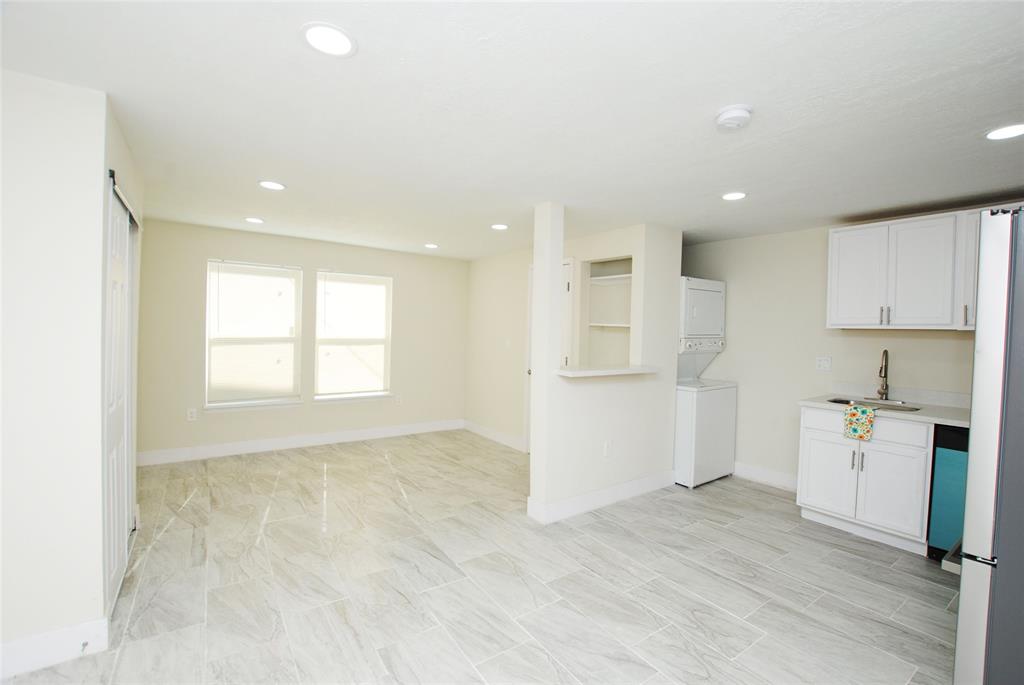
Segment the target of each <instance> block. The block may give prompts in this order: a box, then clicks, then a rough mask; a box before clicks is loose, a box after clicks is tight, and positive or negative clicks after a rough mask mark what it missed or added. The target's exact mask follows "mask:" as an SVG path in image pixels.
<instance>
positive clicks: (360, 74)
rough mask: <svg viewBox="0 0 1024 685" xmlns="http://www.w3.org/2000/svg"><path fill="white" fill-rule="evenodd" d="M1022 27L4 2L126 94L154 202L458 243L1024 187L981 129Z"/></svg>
mask: <svg viewBox="0 0 1024 685" xmlns="http://www.w3.org/2000/svg"><path fill="white" fill-rule="evenodd" d="M313 20H320V21H327V22H331V23H335V24H337V25H339V26H342V27H343V28H345V29H346V30H347V31H348V32H349V33H350V34H351V35H352V37H354V38H355V39H356V41H357V42H358V44H359V52H358V54H357V55H356V56H355V57H352V58H350V59H336V58H330V57H326V56H323V55H320V54H318V53H314V52H313V51H312V50H311V49H310V48H309V47H308V46H307V45H306V44H305V43H304V41H303V40H302V37H301V33H300V27H301V26H302V25H303V24H304V23H306V22H309V21H313ZM1022 35H1024V4H1022V3H1019V2H1011V3H991V4H990V3H980V2H968V3H937V4H931V3H911V4H894V3H863V4H861V3H816V4H767V3H754V4H747V3H714V4H711V3H708V4H704V3H687V4H669V3H658V4H639V3H592V4H582V3H575V4H525V3H514V4H483V3H478V4H390V3H365V4H341V3H320V4H310V3H299V2H280V3H253V2H248V3H159V2H158V3H85V2H81V3H70V4H58V3H20V2H5V3H4V6H3V59H4V66H5V68H10V69H15V70H19V71H25V72H29V73H33V74H37V75H40V76H43V77H47V78H52V79H55V80H59V81H65V82H70V83H75V84H80V85H84V86H89V87H93V88H97V89H101V90H104V91H107V92H108V93H109V94H110V97H111V100H112V102H113V107H114V111H115V113H116V115H117V117H118V119H119V120H120V122H121V125H122V128H123V130H124V133H125V135H126V137H127V138H128V141H129V144H130V145H131V147H132V149H133V151H134V153H135V157H136V159H137V161H138V162H139V163H140V164H141V167H142V169H143V171H144V174H145V180H146V209H147V216H149V217H157V218H163V219H171V220H177V221H185V222H195V223H202V224H210V225H214V226H224V227H231V228H241V229H250V228H252V227H250V226H249V225H247V224H245V223H244V221H243V217H246V216H253V215H256V216H262V217H264V218H265V219H266V224H264V225H263V226H262V227H260V230H264V231H268V232H275V233H285V234H292V235H304V236H309V237H320V238H327V239H331V240H338V241H341V242H349V243H355V244H363V245H371V246H378V247H387V248H393V249H399V250H411V251H425V250H423V249H422V244H423V243H424V242H427V241H431V242H436V243H439V244H440V245H441V249H440V250H438V251H437V254H439V255H448V256H456V257H476V256H480V255H486V254H493V253H497V252H502V251H506V250H509V249H513V248H519V247H525V246H526V245H528V244H529V243H530V240H531V236H530V234H531V227H532V209H531V208H532V206H533V205H534V204H535V203H537V202H541V201H545V200H555V201H559V202H562V203H564V204H566V205H567V207H568V208H569V221H570V230H571V231H572V232H575V233H581V232H587V231H596V230H604V229H608V228H614V227H619V226H624V225H628V224H633V223H638V222H655V223H662V224H667V225H670V226H674V227H678V228H680V229H682V230H683V231H685V234H684V235H685V236H686V240H688V241H702V240H714V239H718V238H723V237H734V236H741V235H752V234H757V233H770V232H779V231H785V230H791V229H798V228H807V227H812V226H820V225H825V224H830V223H834V222H838V221H844V220H849V219H850V218H851V217H862V216H871V215H875V214H886V213H898V212H901V211H904V210H906V209H908V208H918V207H928V206H932V205H950V204H955V203H956V202H958V201H966V200H968V199H971V198H977V197H981V196H991V197H1010V196H1012V195H1014V194H1018V195H1019V194H1021V192H1022V189H1024V137H1022V138H1017V139H1015V140H1010V141H1005V142H1001V143H995V142H991V141H987V140H985V139H984V136H983V134H984V133H985V132H986V131H987V130H988V129H990V128H992V127H995V126H998V125H1002V124H1006V123H1010V122H1020V121H1024V40H1022V38H1021V36H1022ZM735 102H748V103H751V104H752V105H753V106H754V108H755V113H754V119H753V121H752V123H751V125H750V126H749V127H748V128H747V129H745V130H743V131H740V132H737V133H732V134H723V133H720V132H718V131H717V130H716V129H715V126H714V116H715V113H716V112H717V110H718V109H719V108H720V107H722V106H724V105H727V104H731V103H735ZM262 178H269V179H275V180H280V181H282V182H284V183H286V184H287V185H288V190H287V191H285V192H283V193H270V192H267V191H263V190H260V189H259V188H257V186H256V181H257V180H259V179H262ZM737 189H739V190H744V191H746V192H747V193H748V198H747V199H746V200H744V201H742V202H734V203H727V202H723V201H722V200H721V199H720V196H721V194H722V193H723V192H725V191H729V190H737ZM496 222H501V223H508V224H510V225H511V230H509V231H507V232H505V233H496V232H494V231H491V230H490V229H489V228H488V227H489V225H490V224H492V223H496Z"/></svg>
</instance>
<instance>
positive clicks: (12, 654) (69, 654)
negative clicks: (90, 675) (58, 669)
mask: <svg viewBox="0 0 1024 685" xmlns="http://www.w3.org/2000/svg"><path fill="white" fill-rule="evenodd" d="M108 630H109V624H108V622H107V619H105V618H101V619H97V620H95V621H88V622H86V623H80V624H78V625H76V626H70V627H68V628H61V629H59V630H54V631H51V632H48V633H40V634H38V635H29V636H28V637H23V638H21V639H18V640H11V641H10V642H5V643H4V644H3V659H2V661H3V666H2V673H3V676H2V677H3V678H10V677H11V676H16V675H18V674H21V673H27V672H29V671H35V670H38V669H40V668H46V667H47V666H53V665H55V664H60V663H63V662H65V661H70V660H71V659H75V658H77V657H80V656H83V655H85V654H93V653H95V652H102V651H103V650H105V649H106V648H107V639H108V638H107V632H108Z"/></svg>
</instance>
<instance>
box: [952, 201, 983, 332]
mask: <svg viewBox="0 0 1024 685" xmlns="http://www.w3.org/2000/svg"><path fill="white" fill-rule="evenodd" d="M980 236H981V212H980V211H972V212H962V213H960V214H958V215H957V217H956V253H957V256H956V289H957V294H958V295H959V297H960V302H959V303H958V304H959V307H958V308H957V312H956V316H957V327H958V328H963V329H967V330H973V329H974V315H975V305H976V304H977V301H978V239H979V238H980Z"/></svg>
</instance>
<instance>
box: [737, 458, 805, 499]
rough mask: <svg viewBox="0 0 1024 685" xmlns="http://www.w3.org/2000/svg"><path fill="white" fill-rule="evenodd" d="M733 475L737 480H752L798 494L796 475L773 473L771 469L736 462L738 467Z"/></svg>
mask: <svg viewBox="0 0 1024 685" xmlns="http://www.w3.org/2000/svg"><path fill="white" fill-rule="evenodd" d="M733 475H734V476H736V477H737V478H743V479H745V480H752V481H754V482H755V483H763V484H764V485H771V486H773V487H776V488H781V489H783V490H789V491H790V492H796V474H795V473H785V472H784V471H772V470H771V469H766V468H762V467H760V466H754V465H753V464H744V463H743V462H741V461H738V462H736V466H735V468H734V470H733Z"/></svg>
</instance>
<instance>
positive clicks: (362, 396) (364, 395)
mask: <svg viewBox="0 0 1024 685" xmlns="http://www.w3.org/2000/svg"><path fill="white" fill-rule="evenodd" d="M394 396H395V394H394V393H393V392H391V391H390V390H383V391H380V392H352V393H345V394H344V395H315V396H314V397H313V401H314V402H358V401H360V400H379V399H384V398H387V397H394Z"/></svg>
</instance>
